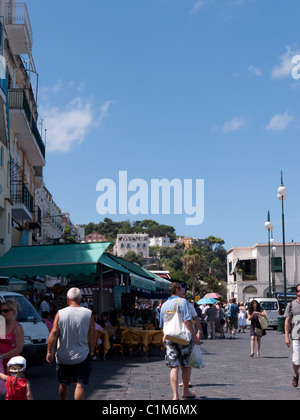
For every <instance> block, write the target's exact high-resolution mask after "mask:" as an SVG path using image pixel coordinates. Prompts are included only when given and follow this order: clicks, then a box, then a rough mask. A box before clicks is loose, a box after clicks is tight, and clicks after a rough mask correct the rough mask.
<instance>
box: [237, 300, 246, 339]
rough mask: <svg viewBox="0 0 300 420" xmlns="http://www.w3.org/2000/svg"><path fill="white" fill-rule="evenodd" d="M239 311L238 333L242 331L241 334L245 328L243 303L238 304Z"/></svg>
mask: <svg viewBox="0 0 300 420" xmlns="http://www.w3.org/2000/svg"><path fill="white" fill-rule="evenodd" d="M239 309H240V312H239V316H238V327H239V333H240V332H241V330H243V333H244V332H245V329H246V326H247V311H246V308H245V306H244V303H243V302H240V303H239Z"/></svg>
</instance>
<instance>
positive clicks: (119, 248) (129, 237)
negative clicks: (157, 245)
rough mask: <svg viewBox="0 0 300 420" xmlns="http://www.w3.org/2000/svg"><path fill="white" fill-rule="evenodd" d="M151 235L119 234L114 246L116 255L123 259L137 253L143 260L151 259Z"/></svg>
mask: <svg viewBox="0 0 300 420" xmlns="http://www.w3.org/2000/svg"><path fill="white" fill-rule="evenodd" d="M148 239H149V235H147V234H143V233H129V234H125V233H124V234H123V233H122V234H118V235H117V240H116V243H115V245H114V254H115V255H117V256H119V257H123V256H124V255H125V254H127V253H128V252H135V253H136V254H137V255H140V256H142V257H143V258H149V242H148Z"/></svg>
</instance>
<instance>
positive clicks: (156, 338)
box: [120, 327, 165, 352]
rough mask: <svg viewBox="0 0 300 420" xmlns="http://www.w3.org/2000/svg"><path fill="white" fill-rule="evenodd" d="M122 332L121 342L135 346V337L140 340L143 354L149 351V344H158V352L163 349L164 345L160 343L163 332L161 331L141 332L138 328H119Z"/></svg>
mask: <svg viewBox="0 0 300 420" xmlns="http://www.w3.org/2000/svg"><path fill="white" fill-rule="evenodd" d="M120 329H121V331H122V342H124V343H125V341H126V342H127V343H132V345H133V346H135V345H137V337H139V339H140V344H142V349H143V351H144V352H146V351H148V350H149V346H150V344H155V345H158V344H160V350H164V349H165V345H164V343H163V342H162V338H163V331H162V330H142V329H140V328H131V327H121V328H120Z"/></svg>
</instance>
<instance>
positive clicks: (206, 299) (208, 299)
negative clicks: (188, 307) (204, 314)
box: [197, 297, 217, 305]
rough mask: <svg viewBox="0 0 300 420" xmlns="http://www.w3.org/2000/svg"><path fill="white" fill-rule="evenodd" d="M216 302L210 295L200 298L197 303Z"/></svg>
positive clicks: (210, 303) (209, 303)
mask: <svg viewBox="0 0 300 420" xmlns="http://www.w3.org/2000/svg"><path fill="white" fill-rule="evenodd" d="M216 302H217V300H216V299H213V298H209V297H204V298H202V299H200V300H198V302H197V304H198V305H212V304H214V303H216Z"/></svg>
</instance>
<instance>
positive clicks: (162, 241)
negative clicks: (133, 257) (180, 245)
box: [149, 236, 171, 247]
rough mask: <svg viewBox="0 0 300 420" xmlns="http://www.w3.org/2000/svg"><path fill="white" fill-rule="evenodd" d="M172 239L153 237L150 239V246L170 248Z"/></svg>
mask: <svg viewBox="0 0 300 420" xmlns="http://www.w3.org/2000/svg"><path fill="white" fill-rule="evenodd" d="M170 243H171V242H170V238H169V237H168V236H153V237H152V238H149V246H166V247H169V246H170Z"/></svg>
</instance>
